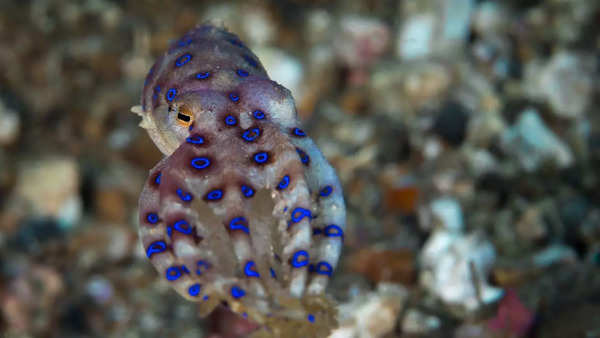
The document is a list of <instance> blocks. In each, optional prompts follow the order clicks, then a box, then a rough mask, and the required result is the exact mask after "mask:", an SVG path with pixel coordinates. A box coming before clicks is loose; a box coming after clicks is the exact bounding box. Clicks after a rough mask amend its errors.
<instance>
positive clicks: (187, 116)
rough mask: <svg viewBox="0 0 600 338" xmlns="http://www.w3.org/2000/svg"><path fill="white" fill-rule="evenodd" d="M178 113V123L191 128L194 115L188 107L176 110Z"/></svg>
mask: <svg viewBox="0 0 600 338" xmlns="http://www.w3.org/2000/svg"><path fill="white" fill-rule="evenodd" d="M176 113H177V123H179V124H180V125H181V126H182V127H189V126H190V125H191V124H192V122H194V115H193V114H192V111H191V110H190V109H189V108H188V107H186V106H181V107H179V109H177V110H176Z"/></svg>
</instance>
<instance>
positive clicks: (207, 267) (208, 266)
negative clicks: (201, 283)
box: [196, 260, 210, 276]
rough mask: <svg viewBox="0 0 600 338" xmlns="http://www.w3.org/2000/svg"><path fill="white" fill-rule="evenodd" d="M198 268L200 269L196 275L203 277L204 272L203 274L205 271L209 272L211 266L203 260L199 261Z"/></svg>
mask: <svg viewBox="0 0 600 338" xmlns="http://www.w3.org/2000/svg"><path fill="white" fill-rule="evenodd" d="M196 266H197V267H198V268H197V269H196V274H197V275H198V276H200V275H202V272H203V271H206V270H208V269H209V268H210V264H208V263H207V262H205V261H203V260H199V261H198V262H197V263H196ZM202 267H204V270H202Z"/></svg>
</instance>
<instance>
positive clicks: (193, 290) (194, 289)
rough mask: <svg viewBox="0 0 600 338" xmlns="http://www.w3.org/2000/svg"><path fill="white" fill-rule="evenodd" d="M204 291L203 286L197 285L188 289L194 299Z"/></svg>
mask: <svg viewBox="0 0 600 338" xmlns="http://www.w3.org/2000/svg"><path fill="white" fill-rule="evenodd" d="M201 289H202V285H200V284H198V283H196V284H193V285H191V286H190V287H189V288H188V294H189V295H190V296H192V297H197V296H198V295H199V294H200V290H201Z"/></svg>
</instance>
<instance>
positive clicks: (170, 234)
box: [167, 225, 173, 238]
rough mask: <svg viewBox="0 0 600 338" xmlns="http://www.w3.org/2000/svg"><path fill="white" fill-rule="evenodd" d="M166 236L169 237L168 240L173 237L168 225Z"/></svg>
mask: <svg viewBox="0 0 600 338" xmlns="http://www.w3.org/2000/svg"><path fill="white" fill-rule="evenodd" d="M167 236H169V238H171V236H173V228H172V227H171V226H170V225H169V226H167Z"/></svg>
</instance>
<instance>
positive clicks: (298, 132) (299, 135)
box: [292, 127, 306, 137]
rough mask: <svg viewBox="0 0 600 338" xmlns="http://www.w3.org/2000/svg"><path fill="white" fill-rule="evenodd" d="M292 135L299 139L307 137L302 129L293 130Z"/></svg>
mask: <svg viewBox="0 0 600 338" xmlns="http://www.w3.org/2000/svg"><path fill="white" fill-rule="evenodd" d="M292 134H294V135H296V136H298V137H304V136H306V133H305V132H304V130H302V129H300V128H297V127H296V128H294V129H292Z"/></svg>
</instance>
